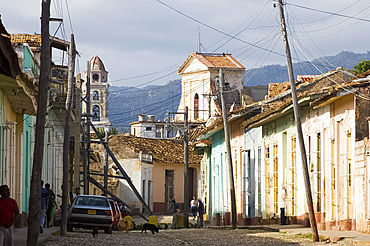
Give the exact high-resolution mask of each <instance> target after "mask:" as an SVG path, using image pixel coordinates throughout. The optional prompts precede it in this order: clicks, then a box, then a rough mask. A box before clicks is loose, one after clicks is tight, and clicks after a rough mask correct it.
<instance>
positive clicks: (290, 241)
mask: <svg viewBox="0 0 370 246" xmlns="http://www.w3.org/2000/svg"><path fill="white" fill-rule="evenodd" d="M319 244H326V245H327V244H328V243H325V242H321V243H319ZM43 245H45V246H56V245H58V246H63V245H65V246H73V245H94V246H98V245H106V246H107V245H151V246H154V245H161V246H162V245H163V246H166V245H171V246H176V245H273V246H278V245H318V243H316V244H314V243H312V240H311V239H308V238H306V237H304V236H301V235H287V234H286V233H281V232H266V231H264V230H249V229H238V230H232V229H178V230H161V231H160V232H159V233H158V234H154V235H153V234H151V233H150V232H149V233H148V234H145V233H143V234H141V233H140V231H130V232H129V233H128V234H127V233H124V232H120V233H119V232H113V234H111V235H108V234H104V233H103V231H99V235H98V237H93V236H92V234H91V231H88V230H76V231H74V232H71V233H68V235H67V237H59V236H51V237H49V239H48V240H47V241H43Z"/></svg>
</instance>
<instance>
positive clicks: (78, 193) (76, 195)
mask: <svg viewBox="0 0 370 246" xmlns="http://www.w3.org/2000/svg"><path fill="white" fill-rule="evenodd" d="M79 195H81V193H80V187H76V189H75V193H73V196H72V201H71V202H73V201H74V200H75V199H76V197H78V196H79Z"/></svg>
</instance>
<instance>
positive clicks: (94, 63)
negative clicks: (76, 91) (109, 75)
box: [90, 56, 106, 72]
mask: <svg viewBox="0 0 370 246" xmlns="http://www.w3.org/2000/svg"><path fill="white" fill-rule="evenodd" d="M90 71H105V67H104V63H103V62H102V60H101V59H100V58H99V57H98V56H93V57H92V58H91V59H90ZM105 72H106V71H105Z"/></svg>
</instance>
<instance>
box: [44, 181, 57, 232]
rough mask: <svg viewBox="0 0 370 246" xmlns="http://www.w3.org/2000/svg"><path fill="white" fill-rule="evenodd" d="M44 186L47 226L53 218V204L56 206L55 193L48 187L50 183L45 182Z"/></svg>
mask: <svg viewBox="0 0 370 246" xmlns="http://www.w3.org/2000/svg"><path fill="white" fill-rule="evenodd" d="M45 188H46V190H47V193H46V195H47V197H46V226H47V228H49V227H50V226H52V225H50V222H51V221H52V219H53V213H54V206H55V207H56V206H57V203H56V202H55V194H54V191H53V190H52V189H50V184H49V183H47V184H45Z"/></svg>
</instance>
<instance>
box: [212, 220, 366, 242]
mask: <svg viewBox="0 0 370 246" xmlns="http://www.w3.org/2000/svg"><path fill="white" fill-rule="evenodd" d="M207 227H208V228H212V227H214V228H216V226H207ZM217 227H219V226H217ZM230 227H231V226H224V228H230ZM219 228H223V227H219ZM243 228H244V229H248V228H249V229H260V228H264V229H266V230H272V231H276V232H285V233H287V234H290V235H297V234H302V235H307V234H312V231H311V228H310V227H305V226H304V225H300V224H293V225H280V224H270V225H268V226H266V225H263V226H260V225H254V226H238V229H243ZM318 234H319V237H323V238H324V239H328V240H330V242H338V241H339V240H342V241H341V242H343V243H344V245H368V246H370V234H366V233H361V232H358V231H323V230H319V231H318Z"/></svg>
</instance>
